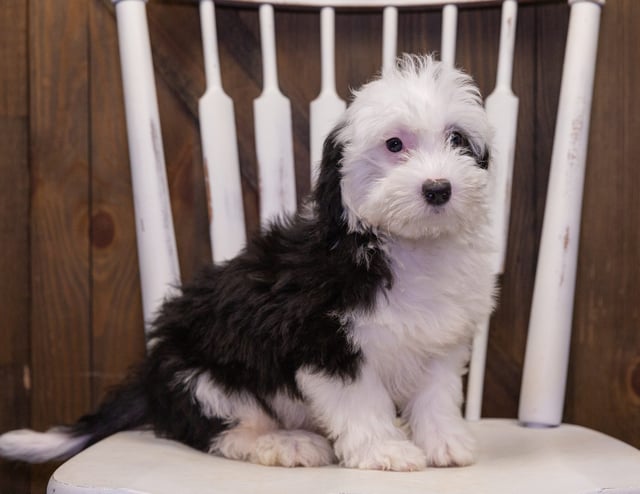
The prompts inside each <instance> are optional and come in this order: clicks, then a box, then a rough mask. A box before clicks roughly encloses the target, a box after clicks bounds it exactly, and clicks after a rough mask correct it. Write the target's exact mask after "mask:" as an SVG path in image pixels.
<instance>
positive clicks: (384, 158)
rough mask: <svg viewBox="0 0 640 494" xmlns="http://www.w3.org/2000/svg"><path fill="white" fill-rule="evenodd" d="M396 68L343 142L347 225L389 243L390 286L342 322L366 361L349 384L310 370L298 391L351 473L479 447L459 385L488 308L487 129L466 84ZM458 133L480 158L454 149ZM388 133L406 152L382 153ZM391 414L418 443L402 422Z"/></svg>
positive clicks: (427, 68)
mask: <svg viewBox="0 0 640 494" xmlns="http://www.w3.org/2000/svg"><path fill="white" fill-rule="evenodd" d="M400 65H401V70H400V71H398V70H394V71H391V72H389V73H385V75H384V77H383V78H382V79H379V80H376V81H374V82H371V83H369V84H367V85H365V86H364V87H363V88H362V89H361V90H360V91H358V92H357V93H356V98H355V100H354V102H353V104H352V105H351V106H350V108H349V109H348V110H347V115H346V119H345V122H346V124H345V126H344V127H343V129H342V130H341V131H340V133H339V135H338V140H339V141H340V142H342V143H343V144H344V151H343V162H342V174H343V179H342V183H341V188H342V199H343V204H344V206H345V209H346V217H347V220H348V224H349V226H350V228H351V229H352V230H355V231H357V230H360V229H364V228H373V229H374V230H375V231H377V232H378V234H379V235H381V236H383V237H386V248H387V255H388V258H389V259H390V262H391V269H392V274H393V287H392V289H391V290H388V291H385V292H384V295H380V296H379V297H378V299H377V301H376V305H375V307H374V309H373V310H372V311H370V312H367V313H352V314H348V315H346V316H344V317H347V318H349V319H350V320H351V323H352V328H353V329H352V332H351V333H350V338H351V341H352V343H353V345H354V346H355V347H357V348H360V349H361V350H362V352H363V354H364V360H365V365H364V367H363V369H362V371H361V373H360V375H359V376H358V377H357V378H356V379H355V380H353V381H352V382H345V381H343V380H341V379H339V378H331V377H328V376H326V375H324V374H320V373H314V372H312V371H311V370H310V369H302V370H301V371H299V372H298V374H297V382H298V385H299V387H300V389H301V391H302V393H303V394H304V395H305V397H306V398H307V399H308V400H309V403H310V406H311V409H312V412H313V413H314V415H315V416H316V417H317V418H318V420H319V421H320V423H321V425H322V426H323V427H325V429H326V430H327V432H328V434H329V437H330V438H331V439H333V440H335V445H334V448H335V451H336V454H337V456H338V458H339V459H340V461H341V462H342V464H344V465H346V466H350V467H358V468H376V469H393V470H414V469H420V468H423V467H424V466H425V465H426V464H427V463H428V464H429V465H434V466H448V465H468V464H470V463H472V462H473V459H474V440H473V437H472V436H471V435H470V434H469V432H468V431H467V428H466V426H465V423H464V420H463V419H462V416H461V412H460V407H461V404H462V399H463V397H462V384H461V375H462V374H463V373H464V372H465V366H466V362H467V360H468V354H469V347H470V343H471V340H472V337H473V334H474V331H475V330H476V326H477V323H478V322H479V321H482V320H484V319H485V318H486V317H487V316H488V315H489V313H490V312H491V310H492V308H493V303H494V302H493V299H494V283H495V280H494V276H493V273H492V271H491V263H490V258H491V255H492V253H493V243H492V239H491V237H490V234H489V210H488V205H489V200H488V199H489V197H488V193H489V191H490V185H491V175H490V173H489V172H488V171H487V170H485V169H482V168H481V167H480V166H478V163H477V161H476V157H477V156H482V154H483V153H484V151H485V150H486V149H488V147H489V140H490V137H491V130H490V127H489V124H488V122H487V119H486V115H485V113H484V111H483V109H482V105H481V102H480V97H479V94H478V92H477V89H476V88H475V86H474V85H472V83H471V80H470V78H468V77H467V76H465V75H463V74H461V73H460V72H457V71H453V70H451V69H447V68H446V67H444V66H442V65H440V64H437V63H434V62H433V61H432V60H431V59H429V58H428V57H425V58H415V57H407V58H405V59H404V60H403V61H402V62H401V64H400ZM453 131H460V132H462V133H464V135H465V136H466V137H467V138H468V139H469V143H470V146H471V149H472V150H473V151H474V153H472V154H475V156H474V155H467V154H465V153H464V152H463V150H461V149H458V148H454V147H452V145H451V144H450V140H449V138H450V136H451V133H452V132H453ZM391 137H398V138H400V139H401V140H402V142H403V146H404V148H403V150H402V152H399V153H393V152H391V151H389V150H388V149H387V148H386V145H385V141H386V140H387V139H389V138H391ZM441 179H445V180H448V181H449V182H450V183H451V189H452V192H451V198H450V200H449V201H448V202H446V203H445V204H443V205H438V206H433V205H430V204H428V203H427V202H426V201H425V197H424V196H423V193H422V185H423V184H424V183H425V181H427V180H441ZM362 255H363V257H364V258H365V260H366V252H363V253H362ZM396 409H397V410H399V411H400V413H401V416H402V419H403V420H404V421H405V422H406V425H407V427H408V430H409V434H410V440H411V441H409V440H407V436H406V434H405V432H403V430H401V429H399V428H398V427H397V425H396V424H395V423H394V420H395V416H396Z"/></svg>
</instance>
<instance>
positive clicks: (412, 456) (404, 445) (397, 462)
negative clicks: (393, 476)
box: [296, 364, 426, 471]
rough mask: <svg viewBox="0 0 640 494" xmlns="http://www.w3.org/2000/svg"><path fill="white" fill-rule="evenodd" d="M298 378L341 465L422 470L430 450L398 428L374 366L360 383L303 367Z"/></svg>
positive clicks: (362, 375) (365, 368)
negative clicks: (427, 452)
mask: <svg viewBox="0 0 640 494" xmlns="http://www.w3.org/2000/svg"><path fill="white" fill-rule="evenodd" d="M296 380H297V383H298V386H299V388H300V390H301V391H302V394H303V395H304V396H305V399H307V400H308V401H309V405H310V407H311V410H312V412H313V414H314V415H315V417H317V419H318V420H319V421H320V422H321V424H322V426H323V427H324V428H325V429H326V430H327V432H328V434H329V437H330V438H331V439H332V440H334V441H335V443H334V449H335V452H336V456H337V457H338V458H339V459H340V461H341V463H342V464H343V465H344V466H346V467H349V468H362V469H370V470H396V471H409V470H422V469H423V468H425V466H426V457H425V455H424V452H423V451H422V450H421V449H420V448H418V447H417V446H416V445H414V444H413V443H412V442H410V441H408V440H407V437H406V435H405V434H404V432H403V431H401V430H400V429H399V428H398V427H397V426H396V425H395V417H396V409H395V405H394V404H393V402H392V401H391V398H390V396H389V394H388V393H387V391H386V389H385V387H384V385H383V384H382V381H381V380H380V378H379V377H378V375H377V374H376V373H375V371H374V370H373V368H372V367H371V366H369V365H367V364H364V365H363V367H362V369H361V371H360V374H359V375H358V377H356V378H355V379H353V380H351V379H343V378H340V377H333V376H328V375H326V374H325V373H322V372H314V371H310V370H309V369H301V370H299V371H298V373H297V374H296Z"/></svg>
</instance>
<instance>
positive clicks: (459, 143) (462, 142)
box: [449, 131, 469, 148]
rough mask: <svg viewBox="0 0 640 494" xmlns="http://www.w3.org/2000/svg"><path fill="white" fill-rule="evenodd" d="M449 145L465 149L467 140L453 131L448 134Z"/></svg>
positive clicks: (467, 144) (467, 145)
mask: <svg viewBox="0 0 640 494" xmlns="http://www.w3.org/2000/svg"><path fill="white" fill-rule="evenodd" d="M449 144H451V147H454V148H467V147H469V139H467V138H466V137H465V136H463V135H462V134H461V133H460V132H458V131H453V132H451V134H449Z"/></svg>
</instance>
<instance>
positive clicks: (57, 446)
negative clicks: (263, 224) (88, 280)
mask: <svg viewBox="0 0 640 494" xmlns="http://www.w3.org/2000/svg"><path fill="white" fill-rule="evenodd" d="M490 136H491V131H490V127H489V124H488V122H487V118H486V115H485V112H484V110H483V107H482V102H481V98H480V95H479V92H478V89H477V88H476V86H475V85H474V84H473V82H472V80H471V78H470V77H469V76H467V75H465V74H463V73H461V72H459V71H457V70H454V69H451V68H447V67H446V66H444V65H443V64H441V63H439V62H437V61H435V60H433V59H432V58H431V57H429V56H424V57H418V56H404V57H403V58H402V59H400V60H399V61H398V64H397V67H395V68H394V69H392V70H390V71H388V72H387V73H385V74H383V76H382V77H381V78H379V79H377V80H374V81H373V82H370V83H368V84H366V85H365V86H364V87H362V88H361V89H360V90H359V91H357V92H355V98H354V100H353V102H352V104H351V105H350V107H349V108H348V109H347V111H346V113H345V115H344V117H343V119H342V121H341V122H340V123H339V124H338V125H337V127H336V128H335V129H334V130H333V132H332V133H331V135H330V136H329V137H328V138H327V140H326V142H325V145H324V155H323V158H322V163H321V170H320V175H319V178H318V182H317V185H316V187H315V189H314V191H313V193H312V195H311V197H310V199H309V200H308V201H307V202H306V203H305V204H304V205H303V207H302V208H301V211H300V212H299V213H298V214H296V215H295V216H293V217H291V218H287V219H283V220H281V221H279V222H275V223H274V224H272V225H270V226H269V227H267V228H266V229H265V230H264V231H263V232H262V233H261V234H260V235H258V236H256V237H255V238H253V239H252V240H251V241H250V242H249V243H248V245H247V247H246V248H245V249H244V250H243V251H242V253H240V254H239V255H238V256H237V257H236V258H235V259H233V260H231V261H228V262H226V263H225V264H222V265H218V266H210V267H208V268H207V269H205V270H204V271H203V272H202V273H200V275H199V276H197V277H196V278H195V279H194V280H193V281H192V282H191V283H188V284H186V285H185V286H183V287H182V289H181V294H180V295H178V296H176V297H175V298H172V299H170V300H167V301H166V302H165V303H164V305H163V307H162V308H161V310H160V311H159V313H158V315H157V318H156V319H155V322H154V323H153V332H152V334H151V339H150V342H149V343H150V346H149V353H148V356H147V358H146V359H145V360H144V361H143V362H142V363H141V364H139V365H138V366H137V367H136V368H134V370H133V371H132V372H131V373H130V375H129V377H128V378H127V379H126V381H125V382H124V383H122V384H121V385H120V386H119V387H117V388H116V389H115V390H113V391H112V392H111V393H110V394H109V395H108V396H107V397H106V399H105V401H104V402H103V403H102V405H101V406H100V407H99V408H98V410H97V411H96V412H95V413H93V414H90V415H86V416H84V417H82V418H80V420H79V421H78V422H77V423H75V424H74V425H71V426H67V427H60V428H56V429H52V430H49V431H47V432H44V433H38V432H33V431H29V430H21V431H12V432H8V433H6V434H4V435H2V436H0V455H1V456H4V457H6V458H13V459H20V460H25V461H29V462H41V461H47V460H50V459H62V458H66V457H69V456H71V455H73V454H75V453H76V452H78V451H80V450H82V449H83V448H86V447H88V446H89V445H91V444H93V443H95V442H97V441H99V440H100V439H102V438H104V437H106V436H108V435H110V434H113V433H115V432H117V431H121V430H126V429H133V428H143V427H151V428H152V429H153V430H154V431H155V433H156V434H157V435H159V436H162V437H167V438H171V439H175V440H178V441H181V442H183V443H185V444H187V445H189V446H192V447H193V448H196V449H198V450H201V451H204V452H208V453H212V454H216V455H222V456H225V457H227V458H233V459H238V460H245V461H250V462H255V463H261V464H264V465H282V466H288V467H293V466H319V465H326V464H329V463H332V462H334V461H336V459H337V460H338V461H339V462H340V463H341V464H342V465H344V466H346V467H352V468H362V469H382V470H397V471H406V470H420V469H423V468H425V467H426V466H427V465H434V466H448V465H468V464H470V463H472V462H473V459H474V441H473V438H472V437H471V435H470V434H469V432H468V431H467V428H466V427H465V423H464V420H463V419H462V417H461V413H460V406H461V403H462V384H461V375H462V374H463V372H464V371H465V367H466V363H467V360H468V356H469V346H470V341H471V339H472V336H473V334H474V330H475V328H476V325H477V323H478V322H479V321H481V320H483V319H484V318H485V317H487V316H488V315H489V313H490V312H491V310H492V307H493V303H494V300H493V299H494V297H493V293H494V276H493V275H492V270H491V261H490V259H491V255H492V251H493V249H492V242H491V238H490V235H489V210H488V204H489V200H488V198H489V189H490V174H489V170H488V163H489V148H490V145H489V140H490Z"/></svg>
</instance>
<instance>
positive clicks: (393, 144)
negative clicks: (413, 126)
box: [385, 137, 404, 153]
mask: <svg viewBox="0 0 640 494" xmlns="http://www.w3.org/2000/svg"><path fill="white" fill-rule="evenodd" d="M385 144H386V145H387V149H388V150H389V151H391V152H392V153H399V152H400V151H402V150H403V149H404V145H403V144H402V141H401V140H400V139H399V138H398V137H392V138H391V139H387V141H386V143H385Z"/></svg>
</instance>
